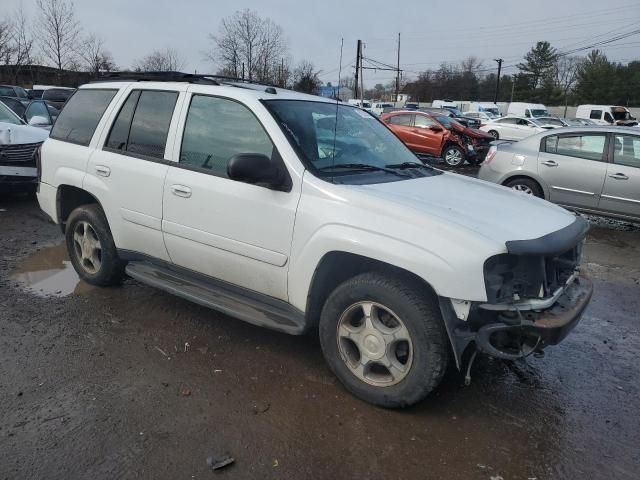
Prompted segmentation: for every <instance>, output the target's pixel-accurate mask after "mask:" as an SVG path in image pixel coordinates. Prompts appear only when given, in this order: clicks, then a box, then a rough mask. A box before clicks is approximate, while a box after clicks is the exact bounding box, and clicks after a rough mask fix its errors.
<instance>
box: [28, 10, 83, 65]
mask: <svg viewBox="0 0 640 480" xmlns="http://www.w3.org/2000/svg"><path fill="white" fill-rule="evenodd" d="M37 5H38V8H39V10H40V14H39V15H40V16H39V19H38V20H39V21H38V28H37V31H38V35H39V38H38V39H39V44H40V49H41V50H42V54H43V55H44V57H45V58H46V59H47V60H49V62H51V63H52V64H53V65H54V66H55V67H56V68H57V69H58V70H59V71H62V70H64V69H65V68H69V67H70V66H74V65H77V61H76V51H77V50H78V43H79V36H80V24H79V23H78V21H77V20H76V17H75V13H74V10H75V8H74V5H73V2H70V1H67V0H37Z"/></svg>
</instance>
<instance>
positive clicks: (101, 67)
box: [78, 34, 115, 75]
mask: <svg viewBox="0 0 640 480" xmlns="http://www.w3.org/2000/svg"><path fill="white" fill-rule="evenodd" d="M78 55H80V58H81V59H82V61H83V66H84V68H86V69H87V70H88V71H90V72H93V73H95V74H96V75H98V74H99V73H100V72H101V71H103V72H109V71H111V70H114V69H115V64H114V62H113V57H112V56H111V53H110V52H108V51H107V50H106V49H105V48H104V40H103V39H102V37H99V36H98V35H95V34H91V35H89V36H87V37H86V38H85V39H84V40H83V42H82V44H81V47H80V49H79V50H78Z"/></svg>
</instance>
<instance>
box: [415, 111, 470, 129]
mask: <svg viewBox="0 0 640 480" xmlns="http://www.w3.org/2000/svg"><path fill="white" fill-rule="evenodd" d="M420 111H422V112H426V113H431V114H434V115H443V116H445V117H450V118H452V119H454V120H455V121H456V122H458V123H460V124H462V125H464V126H465V127H469V128H475V129H477V128H480V125H481V123H482V122H480V120H478V119H477V118H471V117H467V116H466V115H464V114H463V113H462V112H460V111H459V110H457V109H456V110H453V109H451V108H444V107H443V108H436V107H426V108H421V109H420Z"/></svg>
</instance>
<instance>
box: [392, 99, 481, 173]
mask: <svg viewBox="0 0 640 480" xmlns="http://www.w3.org/2000/svg"><path fill="white" fill-rule="evenodd" d="M380 120H382V121H383V122H384V123H385V124H387V126H388V127H389V128H390V129H391V130H392V131H393V132H394V133H395V134H396V135H397V136H398V137H399V138H400V140H402V141H403V142H404V144H405V145H406V146H407V147H409V150H411V151H412V152H414V153H416V154H418V155H429V156H435V157H441V158H442V159H443V160H444V162H445V163H446V164H447V165H449V166H450V167H459V166H461V165H463V164H464V162H465V160H466V161H467V162H469V163H470V164H471V165H478V164H480V163H481V162H482V161H483V160H484V157H485V156H486V154H487V152H488V151H489V144H490V143H491V141H492V140H493V137H492V136H491V135H489V134H486V133H484V132H482V131H480V130H474V129H471V128H468V127H465V126H463V125H461V124H460V123H458V122H456V121H455V120H453V119H450V118H449V117H445V116H443V115H432V114H427V113H424V112H419V111H417V112H413V111H406V110H405V111H399V112H393V113H385V114H383V115H382V116H381V117H380Z"/></svg>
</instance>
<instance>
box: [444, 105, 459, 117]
mask: <svg viewBox="0 0 640 480" xmlns="http://www.w3.org/2000/svg"><path fill="white" fill-rule="evenodd" d="M444 108H446V109H447V110H449V111H450V112H451V113H453V114H454V115H455V116H456V117H462V116H463V113H462V112H461V111H460V110H458V108H457V107H444Z"/></svg>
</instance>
